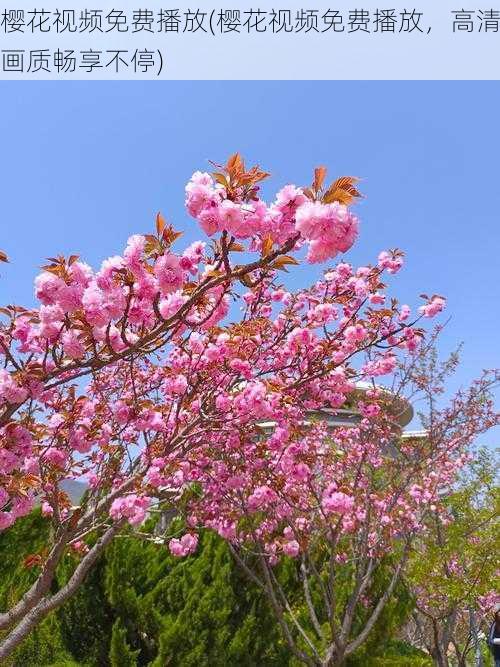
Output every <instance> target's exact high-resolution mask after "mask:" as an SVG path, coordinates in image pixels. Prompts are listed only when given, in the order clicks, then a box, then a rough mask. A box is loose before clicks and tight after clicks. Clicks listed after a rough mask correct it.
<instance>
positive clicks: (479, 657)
mask: <svg viewBox="0 0 500 667" xmlns="http://www.w3.org/2000/svg"><path fill="white" fill-rule="evenodd" d="M469 620H470V634H471V637H472V643H473V645H474V654H475V656H476V667H484V661H483V653H482V651H481V643H480V641H479V635H478V631H477V623H476V614H475V613H474V609H473V608H472V607H469Z"/></svg>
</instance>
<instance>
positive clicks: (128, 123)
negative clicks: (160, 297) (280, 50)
mask: <svg viewBox="0 0 500 667" xmlns="http://www.w3.org/2000/svg"><path fill="white" fill-rule="evenodd" d="M0 92H1V100H2V104H1V106H0V127H1V128H2V159H1V162H0V176H1V178H0V183H1V187H2V196H1V198H0V249H3V250H5V251H6V252H7V253H8V254H9V256H10V257H11V260H12V263H11V264H9V265H2V266H0V301H1V302H2V303H6V302H15V303H22V304H31V303H32V302H33V296H32V281H33V278H34V276H35V275H36V273H37V271H38V268H37V267H39V266H40V264H41V263H42V262H43V260H44V258H46V257H48V256H53V255H54V254H58V253H63V254H69V253H77V254H80V255H81V256H82V258H84V259H85V260H86V261H88V262H89V263H91V264H94V265H95V264H99V263H100V262H101V260H102V259H103V258H105V257H106V256H108V255H110V254H117V253H119V252H120V251H121V249H122V247H123V244H124V242H125V241H126V239H127V237H128V236H129V235H130V234H132V233H137V232H148V231H150V230H151V229H152V227H153V220H154V215H155V213H156V211H158V210H161V211H162V212H163V213H164V215H165V217H166V218H167V219H168V220H169V221H171V222H172V223H173V224H174V225H175V226H176V227H177V228H179V229H182V230H184V231H185V232H186V234H185V237H184V238H185V239H186V241H191V240H194V239H195V238H198V237H199V233H198V230H197V228H196V225H195V223H194V222H193V221H192V220H191V219H190V218H189V217H188V216H187V215H186V214H185V212H184V208H183V197H184V193H183V189H184V185H185V182H186V180H187V179H188V178H189V176H190V174H191V173H192V171H194V170H195V169H202V170H203V169H206V168H208V167H209V165H208V162H207V161H208V160H209V159H212V160H215V161H223V160H224V159H225V158H226V157H227V156H228V154H229V153H231V152H234V151H235V150H239V151H240V152H241V153H243V155H244V156H245V157H246V158H247V160H248V162H259V163H260V164H261V165H262V166H263V167H265V168H266V169H267V170H268V171H271V172H272V175H273V178H272V180H270V182H269V184H268V185H267V186H266V189H265V190H266V192H268V193H269V195H270V194H271V193H272V191H273V190H274V189H275V188H276V189H277V188H279V187H281V186H282V185H283V184H284V183H285V182H294V183H296V184H306V183H309V182H310V180H311V174H312V170H313V168H314V166H316V165H319V164H324V165H326V166H328V167H329V169H330V175H331V176H332V177H334V176H338V175H344V174H349V175H357V176H360V177H362V179H363V181H362V184H361V188H362V190H363V192H364V193H365V195H366V199H365V200H364V201H363V202H362V203H361V204H360V205H359V207H358V212H359V215H360V217H361V220H362V227H361V236H360V239H359V242H358V244H357V245H356V247H355V248H354V249H353V250H352V251H351V252H350V253H349V254H348V256H347V259H348V260H349V261H352V262H353V263H364V262H369V261H372V260H374V259H375V258H376V255H377V254H378V252H379V251H380V250H382V249H384V248H393V247H400V248H402V249H404V250H405V251H406V253H407V263H406V267H405V269H404V270H403V272H402V273H401V274H399V276H398V277H397V280H394V281H393V289H392V291H393V292H394V294H395V295H396V296H399V297H400V298H401V299H402V300H403V301H405V302H408V303H410V304H415V305H416V304H418V303H419V300H418V295H419V294H420V293H421V292H428V293H434V292H437V293H440V294H444V295H445V296H447V298H448V303H449V307H448V314H449V315H451V316H452V320H451V322H450V324H449V326H448V327H447V329H446V331H445V333H444V334H443V337H442V349H443V352H446V351H449V350H450V349H451V348H452V347H453V346H454V345H456V344H457V343H458V342H460V341H463V342H464V345H465V347H464V353H463V366H462V368H461V370H460V372H459V375H458V377H457V382H460V383H466V382H467V381H469V380H471V379H472V378H473V377H474V376H475V375H476V374H477V373H478V372H479V371H480V370H481V369H482V368H491V367H494V366H498V365H499V352H498V348H499V340H500V336H499V330H500V311H499V299H498V289H499V285H500V279H499V276H500V270H499V266H500V260H499V251H500V231H499V224H500V218H499V214H498V212H499V210H500V187H499V177H500V169H499V166H498V160H499V154H500V150H499V149H500V135H499V132H498V108H499V107H500V87H499V86H498V85H497V84H496V83H494V82H455V83H453V82H334V81H331V82H301V81H296V82H213V81H207V82H162V83H159V82H144V83H138V82H94V83H84V82H64V83H61V82H29V83H25V82H17V83H16V82H12V83H2V84H1V86H0ZM317 274H318V269H317V268H312V267H304V268H301V269H300V270H299V271H297V272H294V274H293V277H291V279H290V284H292V285H295V286H298V285H300V284H306V283H307V282H310V281H311V280H312V279H314V277H315V276H316V275H317Z"/></svg>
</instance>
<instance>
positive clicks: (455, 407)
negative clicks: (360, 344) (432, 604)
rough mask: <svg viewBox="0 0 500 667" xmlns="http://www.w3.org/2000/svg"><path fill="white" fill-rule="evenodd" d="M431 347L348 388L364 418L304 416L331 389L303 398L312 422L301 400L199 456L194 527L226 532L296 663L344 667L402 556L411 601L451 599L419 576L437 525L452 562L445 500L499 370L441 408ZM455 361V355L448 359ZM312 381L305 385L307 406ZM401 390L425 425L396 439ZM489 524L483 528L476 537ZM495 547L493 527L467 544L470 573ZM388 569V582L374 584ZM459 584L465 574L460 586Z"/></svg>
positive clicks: (488, 561)
mask: <svg viewBox="0 0 500 667" xmlns="http://www.w3.org/2000/svg"><path fill="white" fill-rule="evenodd" d="M434 341H435V335H434V336H432V337H431V340H430V341H429V343H427V344H422V345H421V346H420V348H419V350H418V351H415V352H414V354H413V355H408V356H406V357H405V358H403V359H400V361H399V362H398V366H397V368H395V369H393V370H392V373H391V378H392V382H391V390H390V391H389V390H384V389H382V388H380V387H377V386H376V385H375V384H374V383H372V385H371V388H370V386H369V388H367V389H364V390H363V391H361V392H360V391H359V389H358V390H357V391H356V390H354V391H351V392H349V391H347V392H346V393H345V395H347V396H350V397H351V401H352V403H353V406H352V409H354V410H355V411H358V412H359V420H358V423H356V424H352V425H350V426H346V427H340V426H338V425H336V424H335V423H334V424H333V425H332V424H329V423H328V421H327V420H325V415H324V414H323V415H321V414H319V416H318V417H317V418H316V419H315V418H314V417H311V412H309V414H307V408H308V407H309V409H311V408H317V407H318V406H319V405H320V404H321V403H322V404H323V405H324V404H326V403H327V401H326V400H325V397H323V398H322V400H321V401H318V402H314V403H313V404H312V405H309V406H308V405H307V403H306V404H305V406H304V407H305V408H306V419H304V413H302V414H301V415H300V420H296V419H295V420H294V418H293V413H294V410H295V408H296V405H297V402H298V398H297V397H296V398H295V400H294V402H293V405H292V406H291V408H290V414H287V415H286V417H284V418H283V419H281V418H280V419H278V420H277V422H276V426H275V428H274V429H273V431H272V434H271V435H268V434H266V435H265V436H264V437H262V438H260V439H257V438H255V437H254V438H252V439H251V440H250V439H249V440H247V443H246V447H245V448H241V446H240V444H239V445H238V447H234V446H232V445H229V448H225V449H224V448H218V449H217V450H216V451H213V450H211V454H210V456H209V454H208V451H207V458H206V462H205V465H204V467H203V470H201V471H200V475H201V477H200V481H201V487H202V488H203V494H202V495H201V496H200V497H197V496H194V497H192V498H190V499H189V500H188V504H187V508H186V514H187V516H188V521H190V522H191V524H192V525H193V526H197V525H200V524H201V525H204V526H208V527H212V528H215V529H216V530H218V531H219V533H220V534H222V535H223V536H225V537H227V538H228V539H229V540H230V543H231V545H232V551H233V554H234V556H235V558H236V559H237V561H238V562H239V563H240V565H241V566H242V568H243V569H244V570H245V571H246V572H247V574H248V576H249V577H250V578H251V579H252V580H253V581H254V582H255V583H256V584H257V585H258V586H260V587H261V588H262V590H263V591H264V592H265V593H266V594H267V596H268V599H269V602H270V604H271V606H272V608H273V610H274V612H275V614H276V617H277V619H278V622H279V624H280V626H281V629H282V632H283V634H284V637H285V638H286V640H287V642H288V644H289V647H290V649H291V650H292V652H293V653H294V654H295V656H296V657H297V658H298V659H299V660H300V661H301V662H303V663H304V664H309V665H341V664H343V662H344V661H345V659H346V658H347V657H348V656H349V655H351V654H352V653H354V652H355V651H357V650H358V649H359V648H360V647H361V646H362V644H363V643H364V642H365V641H366V639H367V638H368V636H369V634H370V632H371V630H372V629H373V628H374V626H375V624H376V622H377V621H378V620H379V618H380V617H381V614H382V613H383V611H384V609H385V607H386V606H387V605H388V603H389V602H390V601H391V597H392V596H393V594H394V592H395V589H396V586H397V585H398V584H399V583H400V581H401V579H402V577H403V575H404V574H405V572H406V570H407V568H408V565H409V563H410V562H412V564H413V566H414V567H416V568H420V572H421V579H420V580H419V581H421V588H419V589H418V590H417V589H416V588H414V587H412V590H413V591H414V593H415V596H416V597H418V598H419V599H418V601H417V609H418V610H420V609H421V608H422V607H423V604H424V600H425V599H427V598H425V597H424V599H422V596H421V594H420V592H419V591H424V590H426V591H427V594H428V596H431V597H432V596H437V597H439V596H444V601H445V603H446V604H448V605H450V604H452V601H453V599H454V597H453V595H451V594H450V595H448V596H446V595H444V594H445V591H443V590H442V587H440V586H438V585H436V586H434V584H435V583H436V581H435V579H434V578H433V577H430V576H429V578H427V573H428V574H430V571H429V568H430V565H431V562H432V560H433V559H432V558H431V557H430V553H431V551H432V550H433V549H434V548H435V547H434V544H433V540H434V538H435V531H434V530H433V527H434V526H435V525H436V524H437V525H441V526H450V528H448V530H449V531H450V532H449V535H450V544H448V541H447V540H446V539H444V538H443V535H441V540H440V541H439V540H438V544H437V546H436V548H437V549H438V550H439V551H440V559H443V558H444V559H445V561H446V562H447V563H448V566H449V567H450V568H451V565H450V563H451V559H447V557H446V556H445V552H447V550H450V551H451V550H452V549H453V548H455V549H456V540H452V539H451V537H452V535H453V533H452V531H453V527H454V524H453V521H454V518H455V517H454V513H453V511H452V510H453V502H452V501H454V502H456V501H457V497H458V496H457V493H458V492H457V491H456V490H455V488H454V486H455V483H456V480H457V475H458V473H459V471H460V470H461V469H462V468H463V466H464V465H465V464H466V463H467V462H469V461H470V454H469V447H470V445H471V444H472V443H473V442H474V441H475V439H476V437H477V436H478V435H479V434H481V433H484V432H485V431H487V430H488V429H489V428H490V427H492V426H493V425H495V424H497V423H498V415H497V414H496V413H495V411H494V404H493V399H492V395H491V392H492V390H493V389H494V387H495V386H497V384H498V380H499V377H498V374H497V373H494V372H486V373H484V375H483V376H481V377H480V379H479V380H477V381H476V382H474V383H473V384H472V385H471V387H470V388H469V389H468V390H461V391H459V392H458V393H457V394H456V395H455V396H454V397H453V398H452V400H451V401H450V403H449V405H446V406H444V407H441V408H438V407H437V405H436V399H437V397H438V396H439V394H440V393H442V392H443V391H444V384H443V381H444V377H443V373H442V372H441V371H439V372H434V368H433V367H434V363H431V364H429V359H431V360H434V359H435V355H434V350H433V345H434ZM370 353H371V350H370V351H369V354H370ZM385 361H386V358H384V362H385ZM373 363H374V362H373V360H368V361H365V363H364V365H363V366H361V369H360V373H361V376H362V377H366V376H373V374H374V373H375V371H376V374H379V373H380V372H381V369H380V368H378V367H377V368H375V367H374V365H373ZM375 363H376V364H378V363H380V359H379V360H378V361H376V362H375ZM454 364H455V360H454V358H453V359H452V361H451V362H449V363H448V364H445V365H444V366H445V367H449V366H450V365H451V366H453V365H454ZM384 370H385V371H386V372H387V369H384ZM311 389H312V386H311V384H310V385H309V388H308V394H307V397H306V400H307V401H308V400H309V399H310V396H311ZM322 389H323V385H322V386H321V389H320V391H321V390H322ZM341 391H342V392H345V391H346V390H345V388H344V389H342V390H341ZM405 395H406V396H408V397H411V398H412V400H413V401H415V402H418V401H421V400H426V401H427V402H430V404H431V405H430V409H429V410H428V411H426V413H425V414H422V416H421V417H422V421H423V426H424V428H425V430H423V431H422V432H419V433H416V434H415V433H414V434H411V433H410V434H408V436H405V435H401V427H400V425H399V423H398V415H399V414H400V412H401V410H404V408H405V403H406V401H405V400H404V399H403V396H405ZM342 404H343V405H345V398H343V399H342ZM256 463H258V465H256ZM192 465H195V461H194V459H193V460H192ZM221 475H222V478H223V479H225V480H226V484H225V485H221V484H220V480H221ZM214 481H215V482H216V483H213V482H214ZM475 488H476V491H478V485H476V487H475ZM485 488H486V487H484V488H483V492H484V491H485ZM452 492H453V495H452V497H451V498H450V493H452ZM487 504H488V503H487ZM487 516H488V518H489V520H490V521H491V520H492V518H493V517H494V516H495V509H494V508H492V507H491V506H490V507H489V508H488V510H487ZM483 520H485V515H484V512H483ZM465 524H467V521H465ZM461 526H462V528H463V524H461ZM486 528H487V526H486V525H485V524H484V523H483V525H481V523H478V524H477V525H476V532H477V531H479V530H480V529H481V530H485V529H486ZM469 529H471V526H470V525H469ZM456 530H460V529H459V528H457V529H456ZM483 537H484V536H483ZM470 539H471V540H472V541H473V539H472V535H471V536H470ZM493 542H494V540H493V535H492V534H491V533H489V540H488V539H482V540H480V545H481V549H478V551H479V552H480V555H479V554H476V553H475V550H474V553H475V557H476V560H477V561H481V562H480V564H479V563H478V565H477V567H478V568H479V567H480V566H482V567H483V568H485V567H486V569H487V570H488V571H489V573H490V575H491V572H492V567H494V566H495V562H496V561H495V552H494V550H493V548H492V547H493ZM452 545H454V547H453V546H452ZM171 549H173V550H174V553H179V554H181V555H182V554H183V553H185V552H186V551H187V548H186V549H184V548H183V545H182V541H181V542H179V541H177V540H175V541H174V545H172V543H171ZM469 551H473V550H472V549H469ZM283 554H285V555H287V556H291V557H292V558H295V559H296V561H297V581H298V583H299V584H300V585H301V587H302V594H298V593H297V594H295V595H294V596H292V597H290V596H287V595H286V594H285V591H284V589H283V587H282V586H281V585H280V580H279V576H277V575H276V572H275V569H276V568H275V566H276V564H277V563H278V561H279V559H280V557H281V556H282V555H283ZM457 558H458V556H457ZM387 566H389V568H390V571H391V576H390V577H389V578H388V579H386V580H385V581H383V583H382V585H381V582H380V576H383V575H382V571H383V570H384V568H387ZM457 567H458V565H457ZM461 571H462V572H463V571H464V570H463V568H462V570H461ZM476 575H477V573H476V571H475V570H474V571H472V568H471V571H470V572H469V573H468V576H469V577H470V578H471V579H472V580H474V579H475V578H476ZM467 581H468V579H467ZM405 583H406V582H405ZM489 585H490V586H491V581H490V582H489ZM472 587H473V586H472V584H471V587H470V588H471V589H472ZM465 588H467V584H466V582H464V581H462V586H461V590H462V591H463V590H464V589H465ZM475 592H476V595H477V592H478V589H476V591H475ZM471 593H473V591H472V590H468V592H467V599H470V597H471ZM464 599H465V598H464ZM463 602H464V600H462V603H463ZM466 609H467V608H466ZM360 619H361V620H360ZM438 664H440V665H441V664H445V663H438Z"/></svg>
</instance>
